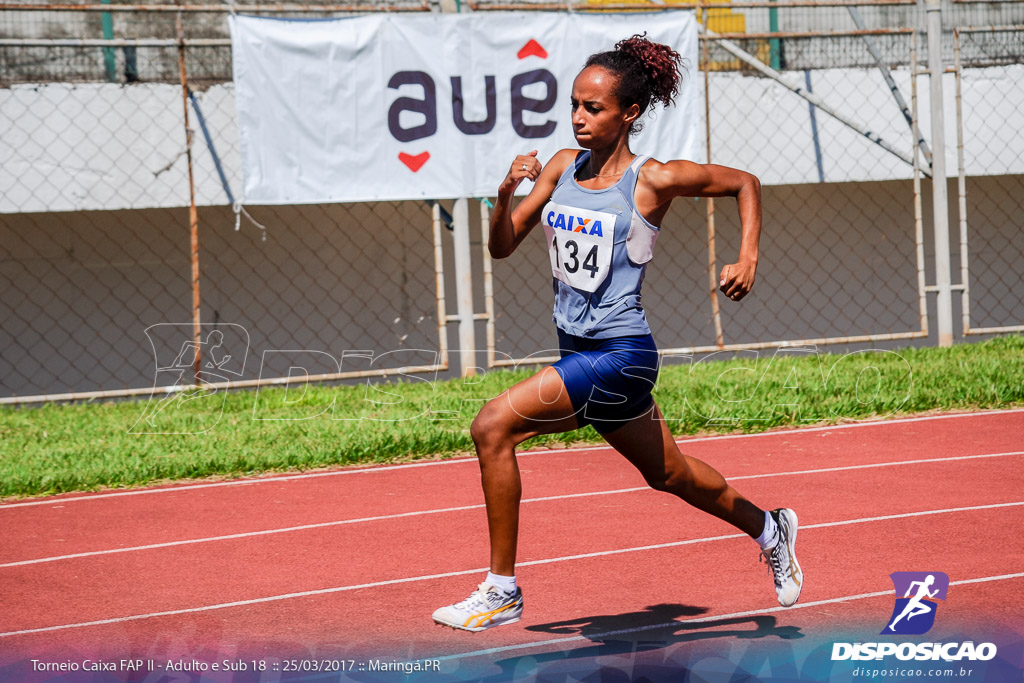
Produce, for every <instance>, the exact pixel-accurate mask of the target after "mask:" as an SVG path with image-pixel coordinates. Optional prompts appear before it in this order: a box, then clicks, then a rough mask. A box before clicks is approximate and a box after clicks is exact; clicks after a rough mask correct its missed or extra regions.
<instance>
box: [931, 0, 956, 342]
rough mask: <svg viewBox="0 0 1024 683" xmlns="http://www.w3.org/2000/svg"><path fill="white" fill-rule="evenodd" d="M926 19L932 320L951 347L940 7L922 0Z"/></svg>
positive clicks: (950, 291)
mask: <svg viewBox="0 0 1024 683" xmlns="http://www.w3.org/2000/svg"><path fill="white" fill-rule="evenodd" d="M925 8H926V11H927V16H928V85H929V91H930V93H931V107H932V110H931V113H932V116H931V118H932V174H931V175H932V214H933V215H932V220H933V221H934V224H933V225H934V231H935V287H936V291H937V293H938V296H937V297H936V306H937V311H936V318H937V321H938V330H937V331H938V335H939V346H940V347H941V346H952V345H953V295H952V288H951V283H950V272H949V271H950V264H949V259H950V256H949V204H948V201H947V197H946V133H945V118H944V116H943V107H942V75H943V73H944V71H945V69H944V68H943V66H942V6H941V4H940V0H925Z"/></svg>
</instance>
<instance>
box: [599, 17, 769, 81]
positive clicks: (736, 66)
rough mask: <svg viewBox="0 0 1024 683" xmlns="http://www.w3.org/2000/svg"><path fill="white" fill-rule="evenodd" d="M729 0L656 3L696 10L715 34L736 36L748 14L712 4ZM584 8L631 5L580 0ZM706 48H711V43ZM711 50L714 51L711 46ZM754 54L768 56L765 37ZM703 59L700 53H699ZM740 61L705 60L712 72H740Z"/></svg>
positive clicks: (744, 26) (761, 57) (766, 60)
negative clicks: (707, 61) (698, 5)
mask: <svg viewBox="0 0 1024 683" xmlns="http://www.w3.org/2000/svg"><path fill="white" fill-rule="evenodd" d="M729 1H730V0H702V1H701V3H700V8H699V9H698V7H697V0H665V2H664V3H661V2H659V3H657V5H656V6H657V7H658V8H659V9H675V8H679V9H697V21H698V22H700V23H701V24H702V25H704V26H707V28H708V29H709V30H711V31H714V32H715V33H725V34H731V35H732V36H734V37H735V36H736V34H740V33H746V32H747V17H746V15H745V14H743V13H742V12H735V11H733V8H731V7H715V5H728V4H729ZM580 4H581V5H583V6H586V7H593V8H600V7H602V6H604V5H614V6H615V7H616V8H621V7H622V6H623V5H625V4H633V3H631V2H629V0H626V2H623V0H583V2H581V3H580ZM652 4H653V3H651V2H637V3H636V6H637V8H644V9H650V8H651V7H652ZM709 47H711V48H714V43H712V44H711V45H710V46H709ZM712 52H717V51H715V50H713V49H712ZM754 56H756V57H757V58H758V59H759V60H761V61H762V62H764V63H765V64H768V63H769V60H770V59H771V47H770V46H769V44H768V41H767V40H757V41H756V49H755V50H754ZM700 59H701V60H702V61H703V59H704V57H703V55H701V56H700ZM742 66H743V63H742V62H741V61H740V60H738V59H725V60H715V59H714V54H712V56H711V60H710V61H709V63H708V69H709V70H711V71H739V70H740V68H741V67H742Z"/></svg>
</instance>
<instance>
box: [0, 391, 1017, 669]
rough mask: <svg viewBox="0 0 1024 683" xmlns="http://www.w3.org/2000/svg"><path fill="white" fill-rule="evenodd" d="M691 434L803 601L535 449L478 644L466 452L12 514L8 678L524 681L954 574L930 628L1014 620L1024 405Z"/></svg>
mask: <svg viewBox="0 0 1024 683" xmlns="http://www.w3.org/2000/svg"><path fill="white" fill-rule="evenodd" d="M681 444H682V446H681V447H682V449H683V450H684V451H685V452H687V453H689V454H691V455H694V456H696V457H699V458H701V459H703V460H705V461H707V462H709V463H710V464H712V465H713V466H714V467H716V468H717V469H719V471H721V472H722V473H723V474H724V475H725V476H726V477H727V478H728V479H729V480H730V481H731V482H732V483H733V484H734V485H735V486H736V487H737V488H738V489H739V490H740V491H741V492H742V493H743V494H744V495H746V496H747V497H748V498H750V499H751V500H753V501H754V502H755V503H757V504H759V505H761V506H762V507H777V506H783V505H784V506H787V507H792V508H794V509H795V510H796V511H797V512H798V514H799V516H800V524H801V527H800V535H799V543H798V551H799V557H800V560H801V564H802V565H803V567H804V569H805V572H806V586H805V590H804V592H803V594H802V596H801V599H800V603H799V604H798V606H797V607H796V608H793V609H789V610H781V609H779V608H778V605H777V603H776V602H775V595H774V590H773V588H772V583H771V579H770V577H769V576H768V575H767V569H766V568H765V566H764V565H759V564H758V562H757V559H758V551H757V547H756V545H754V544H753V542H752V541H751V540H750V539H748V538H746V537H744V536H742V535H741V534H738V533H737V532H736V530H735V529H733V528H732V527H730V526H728V525H727V524H725V523H723V522H721V521H719V520H717V519H715V518H713V517H710V516H708V515H705V514H703V513H700V512H699V511H696V510H694V509H692V508H689V507H688V506H686V505H685V504H683V503H681V502H680V501H678V500H676V499H675V498H673V497H671V496H669V495H667V494H663V493H657V492H654V491H651V490H649V489H647V488H645V487H644V484H643V481H642V479H641V478H640V476H639V475H638V473H637V472H636V471H635V470H633V469H632V467H631V466H630V465H629V464H628V463H626V462H625V460H624V459H622V458H621V457H620V456H618V455H617V454H615V453H614V451H612V450H610V449H608V448H586V449H575V450H558V451H532V452H527V453H523V454H521V455H520V456H519V464H520V469H521V472H522V478H523V489H524V503H523V507H522V522H521V539H520V552H519V561H520V564H519V569H518V576H519V581H520V585H522V586H523V589H524V594H525V598H526V609H525V613H524V619H523V621H522V622H520V623H518V624H514V625H509V626H504V627H502V628H498V629H492V630H490V631H487V632H484V633H479V634H470V633H462V632H454V631H451V630H448V629H442V628H439V627H435V626H434V625H433V623H432V621H431V619H430V613H431V612H432V611H433V610H434V609H435V608H436V607H438V606H440V605H442V604H445V603H450V602H454V601H456V600H459V599H462V598H463V597H465V596H466V595H467V594H468V593H469V591H470V590H471V589H472V588H473V587H474V586H475V585H476V583H478V582H479V581H480V580H481V578H482V575H483V572H484V571H486V563H487V557H488V550H487V529H486V520H485V516H484V511H483V496H482V493H481V491H480V486H479V471H478V468H477V466H476V463H475V461H474V460H473V459H463V460H453V461H441V462H430V463H415V464H412V465H404V466H393V467H379V468H371V469H357V470H353V469H349V470H336V471H331V472H321V473H311V474H305V475H296V476H280V477H267V478H260V479H251V480H244V481H232V482H224V483H217V484H199V485H179V486H171V487H164V488H158V489H145V490H142V491H129V492H114V493H108V494H84V495H82V494H79V495H66V496H59V497H52V498H47V499H41V500H32V501H24V502H19V503H13V504H7V505H3V506H0V524H2V528H3V530H4V532H3V539H4V543H3V544H0V572H2V573H0V577H2V580H0V605H2V606H3V609H2V611H0V679H4V673H5V672H7V673H8V674H9V673H10V672H11V671H18V672H21V673H24V672H22V671H21V669H18V667H20V666H23V663H24V662H25V661H26V660H28V659H31V658H38V659H43V660H46V659H55V660H64V659H68V658H72V659H74V658H78V659H81V658H82V657H92V658H102V657H108V658H113V659H121V658H129V657H141V658H153V659H158V660H167V659H175V658H183V659H186V660H191V659H197V660H203V659H205V660H209V661H213V660H217V659H223V658H225V657H234V656H240V657H241V656H246V657H270V658H272V657H278V658H283V657H289V656H297V657H303V658H316V657H346V658H366V657H378V658H386V659H396V660H412V659H419V658H428V657H435V656H446V657H451V659H447V660H445V662H444V665H445V666H446V667H448V668H447V669H446V670H448V671H461V672H467V671H470V670H472V671H473V675H474V676H475V675H501V674H508V675H512V674H513V673H515V672H514V671H512V670H509V667H513V668H514V667H515V666H518V665H519V664H521V662H520V661H519V660H516V659H514V658H515V657H520V656H523V655H530V656H532V657H533V658H535V660H536V658H538V657H539V658H540V659H541V661H543V659H544V657H548V658H549V659H551V658H555V659H557V658H558V657H564V656H565V653H566V652H572V653H574V654H573V655H572V656H573V657H588V656H593V657H598V658H600V657H606V656H614V654H615V653H614V652H610V651H609V650H607V648H606V649H604V650H602V649H601V647H603V646H600V645H594V643H595V642H596V643H605V642H606V641H607V640H608V639H609V638H611V639H612V640H616V639H625V640H629V641H630V642H632V645H631V647H632V648H633V654H634V656H639V655H637V654H636V650H637V648H638V647H639V650H640V651H641V652H642V651H644V647H643V646H638V645H637V643H641V644H642V643H645V642H646V643H656V644H658V645H657V647H655V646H650V649H651V650H652V651H654V652H653V654H646V655H643V656H644V657H648V658H650V657H661V658H664V657H669V658H670V657H671V655H672V653H673V652H681V651H700V649H701V648H712V650H708V651H709V652H710V651H713V652H721V651H722V649H723V648H726V649H728V648H729V647H732V646H734V645H735V644H737V643H742V642H745V641H749V639H750V638H751V637H752V636H754V635H756V636H759V637H768V638H769V639H786V638H789V637H805V636H811V637H815V636H821V637H824V636H825V635H826V634H828V633H832V632H835V631H836V630H837V629H846V630H849V629H856V628H861V629H862V630H863V629H866V631H863V632H864V633H866V634H868V636H870V634H875V635H877V633H878V631H879V630H880V629H881V627H882V626H884V623H883V622H884V621H885V619H886V618H887V617H888V616H889V612H890V610H891V607H892V600H893V589H892V584H891V582H890V580H889V578H888V575H889V574H890V573H891V572H893V571H926V570H927V571H943V572H946V573H947V574H948V575H949V577H950V580H951V582H952V587H951V588H950V597H949V599H948V600H947V601H946V604H944V605H943V613H942V615H943V618H942V620H941V624H940V625H938V626H936V632H937V633H939V634H941V631H940V630H939V629H941V628H947V629H950V632H951V633H952V631H953V630H955V629H961V630H962V629H965V628H970V627H971V626H972V625H976V626H979V627H980V626H982V625H983V626H984V627H985V628H989V629H996V630H998V629H1016V630H1018V631H1019V630H1021V629H1022V628H1024V609H1022V608H1021V606H1020V604H1019V601H1016V600H1007V599H1006V596H1007V595H1009V594H1017V595H1020V594H1022V593H1024V537H1022V534H1021V533H1020V531H1021V530H1022V529H1024V411H1003V412H988V413H975V414H955V415H944V416H928V417H923V418H913V419H907V420H892V421H885V422H876V423H861V424H854V425H842V426H833V427H819V428H810V429H796V430H786V431H777V432H769V433H764V434H759V435H750V436H728V437H710V438H703V439H689V440H683V441H681ZM982 579H984V580H983V581H982ZM954 597H955V599H954ZM943 625H945V626H943ZM620 631H625V632H626V633H619V634H618V635H615V636H607V634H610V633H613V632H620ZM595 648H596V649H595ZM495 661H497V663H494V662H495ZM517 662H518V663H517ZM4 665H6V667H7V668H6V669H5V668H3V667H4ZM452 667H455V668H452ZM459 667H478V668H476V669H471V668H459ZM21 673H19V674H18V675H19V676H20V675H21ZM26 678H27V679H29V680H35V679H33V678H32V676H31V675H27V674H26ZM37 679H38V680H46V678H45V677H43V676H40V677H38V678H37ZM12 680H13V679H12Z"/></svg>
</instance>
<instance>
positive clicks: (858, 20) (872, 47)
mask: <svg viewBox="0 0 1024 683" xmlns="http://www.w3.org/2000/svg"><path fill="white" fill-rule="evenodd" d="M847 9H848V10H849V11H850V17H852V18H853V23H854V24H856V25H857V28H858V29H860V30H861V31H866V30H868V27H867V25H866V24H865V23H864V18H863V17H862V16H861V15H860V10H858V9H857V8H856V7H853V6H851V7H847ZM864 43H865V44H866V45H867V46H868V52H870V53H871V56H872V58H874V60H875V64H877V65H878V70H879V71H880V72H881V73H882V78H884V79H885V84H886V85H887V86H889V91H890V92H891V93H892V96H893V98H895V99H896V106H898V107H899V108H900V111H901V112H903V118H905V119H906V120H907V125H908V126H910V127H911V129H913V127H914V123H913V121H912V120H911V116H910V109H909V108H907V102H906V100H904V99H903V93H901V92H900V89H899V88H898V87H896V81H894V80H893V78H892V73H891V72H890V71H889V67H888V66H886V65H885V60H884V59H882V53H881V51H880V50H879V49H878V45H876V44H875V40H874V38H872V37H871V36H870V35H868V34H864ZM917 144H918V145H919V146H920V147H921V151H922V152H923V153H924V158H925V160H927V162H928V165H929V166H931V163H932V151H931V150H930V149H929V148H928V143H927V142H926V141H925V139H924V138H923V137H918V138H917Z"/></svg>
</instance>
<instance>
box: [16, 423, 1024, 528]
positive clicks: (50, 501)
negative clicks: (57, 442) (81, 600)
mask: <svg viewBox="0 0 1024 683" xmlns="http://www.w3.org/2000/svg"><path fill="white" fill-rule="evenodd" d="M1022 412H1024V408H1013V409H1010V410H983V411H979V412H975V413H954V414H952V415H926V416H923V417H903V418H894V419H891V420H874V421H865V422H846V423H843V424H837V425H827V426H824V427H795V428H792V429H778V430H772V431H767V432H757V433H756V434H723V435H721V436H702V437H696V438H693V439H676V443H677V444H687V443H698V442H701V441H718V440H723V439H752V438H758V437H765V436H780V435H787V434H797V435H799V434H809V433H812V432H822V431H832V430H837V429H852V428H855V427H878V426H885V425H892V424H907V423H910V422H924V421H928V420H954V419H959V418H964V417H984V416H991V415H1013V414H1016V413H1022ZM608 449H611V446H609V445H607V444H605V445H599V446H580V447H578V448H546V449H545V448H541V449H536V450H532V451H523V452H521V453H516V456H517V457H523V456H525V455H538V454H553V453H576V452H580V451H594V450H608ZM469 462H476V458H475V457H469V458H451V459H449V460H432V461H430V462H414V463H407V464H404V465H382V466H380V467H369V468H364V469H344V470H334V471H330V472H309V473H306V474H289V475H282V476H267V477H260V478H258V479H233V480H231V481H218V482H214V483H211V484H187V485H184V486H168V487H165V488H158V489H139V490H132V491H115V492H113V493H98V494H96V495H93V496H74V497H70V498H46V499H43V500H31V501H26V502H24V503H7V504H5V505H0V512H3V511H4V510H8V509H14V508H21V507H30V506H35V505H63V504H64V503H75V502H80V501H89V500H102V499H105V498H121V497H123V496H142V495H149V494H154V493H176V492H179V491H194V490H196V489H209V488H220V487H223V486H247V485H253V484H268V483H275V482H282V481H295V480H298V479H314V478H317V477H336V476H340V475H352V474H374V473H378V472H393V471H395V470H405V469H411V468H414V467H435V466H438V465H457V464H460V463H462V464H464V463H469Z"/></svg>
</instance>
